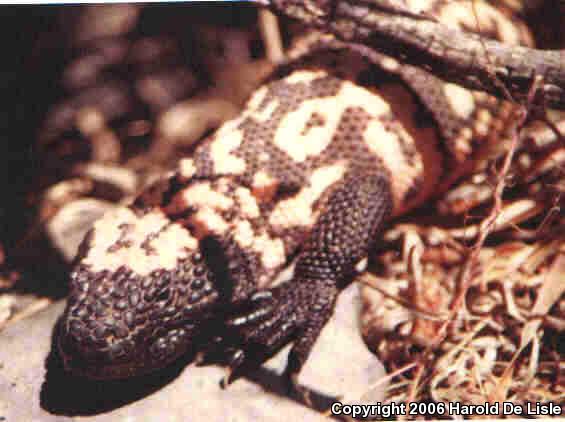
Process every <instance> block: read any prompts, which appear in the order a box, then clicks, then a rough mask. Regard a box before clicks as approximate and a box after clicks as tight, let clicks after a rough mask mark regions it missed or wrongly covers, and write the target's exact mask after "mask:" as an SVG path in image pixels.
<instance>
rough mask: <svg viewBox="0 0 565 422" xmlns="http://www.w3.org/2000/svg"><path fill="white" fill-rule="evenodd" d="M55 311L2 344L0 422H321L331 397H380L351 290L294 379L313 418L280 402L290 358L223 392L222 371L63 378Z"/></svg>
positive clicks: (293, 403)
mask: <svg viewBox="0 0 565 422" xmlns="http://www.w3.org/2000/svg"><path fill="white" fill-rule="evenodd" d="M63 307H64V303H62V302H60V303H58V304H56V305H53V306H51V307H50V308H48V309H47V310H46V311H44V312H41V313H39V314H36V315H35V316H34V317H31V318H28V319H26V320H23V321H21V322H18V323H14V324H12V325H10V326H8V328H7V329H6V330H5V331H4V332H2V333H1V334H0V420H2V421H6V422H16V421H17V422H20V421H21V422H25V421H32V420H33V421H65V420H74V419H75V417H76V416H83V419H84V420H89V421H90V420H93V421H99V420H103V421H114V420H119V421H125V420H127V421H138V420H160V419H162V418H163V416H165V415H166V420H168V421H187V420H189V421H191V420H207V421H225V420H226V419H229V420H230V421H248V420H261V421H280V420H304V421H314V420H326V419H325V418H324V417H323V416H322V415H321V414H320V413H319V412H323V411H325V410H326V409H328V408H329V406H330V405H331V403H332V402H333V401H335V400H336V399H335V397H338V396H345V397H346V398H349V399H350V402H357V403H358V402H361V401H363V402H373V403H374V402H377V401H380V398H381V390H375V391H368V390H369V389H370V386H371V385H372V384H374V382H375V381H376V380H378V379H379V378H380V377H382V376H383V375H384V372H383V369H382V366H381V364H380V363H379V362H378V360H377V359H376V357H375V356H374V355H373V354H372V353H370V352H369V351H368V350H367V348H366V346H365V344H364V343H363V341H362V339H361V337H360V334H359V328H358V318H357V317H358V311H359V309H358V308H359V293H358V288H357V286H356V285H353V286H350V287H349V288H348V289H346V290H345V291H344V292H343V293H342V294H341V295H340V298H339V301H338V305H337V308H336V313H335V315H334V317H333V318H332V319H331V321H330V322H329V323H328V325H327V326H326V327H325V328H324V331H323V332H322V336H321V338H320V339H319V341H318V342H317V344H316V346H315V348H314V350H313V352H312V355H311V357H310V359H309V360H308V362H307V364H306V366H305V367H304V370H303V372H302V373H301V377H300V381H301V383H302V384H303V385H306V386H309V387H311V388H312V389H313V391H314V393H313V400H314V404H315V407H316V408H317V411H314V410H312V409H309V408H307V407H306V406H304V405H302V404H301V403H300V402H299V401H298V400H297V399H296V398H289V397H287V396H286V395H285V394H284V388H283V384H282V381H281V377H280V376H279V374H280V373H281V371H282V369H283V368H284V365H285V363H286V355H287V353H288V348H286V349H285V350H283V351H281V352H280V353H279V354H277V355H276V356H275V357H273V358H272V359H271V360H270V361H269V362H267V364H266V365H265V366H264V367H262V368H260V369H258V370H257V371H255V372H253V373H251V374H249V376H247V377H245V378H240V379H238V380H237V381H235V382H234V383H233V384H232V385H231V386H229V387H228V388H227V389H222V388H220V385H219V381H220V379H221V378H222V377H223V376H224V370H223V369H222V368H221V367H217V366H205V367H196V366H194V365H187V363H186V362H182V361H181V362H177V363H176V364H175V365H173V366H171V367H169V368H167V369H166V370H164V371H159V372H158V373H154V374H151V375H149V376H144V377H140V378H136V379H129V380H121V381H103V382H102V381H97V382H94V381H88V380H84V379H80V378H76V377H72V376H70V375H68V374H66V373H65V372H64V371H62V369H61V363H60V361H59V359H58V358H57V356H56V353H54V352H53V348H52V347H51V346H52V337H53V331H54V330H53V327H54V325H55V322H56V320H57V318H58V316H59V315H60V314H61V313H62V311H63ZM50 349H51V352H50ZM361 398H362V399H363V400H361ZM81 420H82V419H81Z"/></svg>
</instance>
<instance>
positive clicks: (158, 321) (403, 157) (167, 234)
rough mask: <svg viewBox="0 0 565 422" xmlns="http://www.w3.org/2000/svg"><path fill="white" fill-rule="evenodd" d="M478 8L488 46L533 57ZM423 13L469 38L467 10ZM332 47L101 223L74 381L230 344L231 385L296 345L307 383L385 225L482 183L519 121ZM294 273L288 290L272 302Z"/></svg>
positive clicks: (271, 86)
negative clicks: (493, 41) (206, 343)
mask: <svg viewBox="0 0 565 422" xmlns="http://www.w3.org/2000/svg"><path fill="white" fill-rule="evenodd" d="M412 3H418V4H422V2H416V1H415V0H413V1H412V0H411V1H408V4H409V5H410V6H411V7H414V5H413V4H412ZM455 4H459V7H460V9H456V11H455V12H454V11H453V10H451V11H450V12H449V14H446V13H445V10H446V8H453V7H455ZM478 4H479V5H480V6H479V11H480V13H481V14H484V16H486V19H482V20H481V23H483V24H484V27H483V28H482V30H483V31H484V32H485V33H486V34H488V35H493V36H497V37H498V38H499V39H502V40H505V41H508V42H513V43H518V42H522V43H527V42H529V41H528V38H527V36H525V35H524V33H523V32H522V31H521V30H519V29H516V26H515V25H513V24H511V22H510V20H509V19H508V18H506V17H505V16H504V15H503V14H501V13H500V12H497V11H496V10H495V9H493V8H491V7H490V6H488V5H487V4H486V3H482V2H479V3H478ZM426 5H427V6H428V9H427V10H428V12H429V13H432V14H433V15H434V16H435V17H437V18H438V19H440V20H446V16H458V19H460V22H459V24H461V26H463V27H464V26H465V25H469V26H470V22H473V21H472V20H469V15H468V13H470V12H469V10H470V9H469V8H468V7H465V6H462V5H461V4H460V3H451V2H444V1H431V0H430V1H429V2H426ZM481 16H483V15H481ZM450 23H451V24H453V23H454V22H450ZM321 38H322V39H321V41H319V42H318V41H316V42H314V43H310V44H309V45H308V48H304V49H303V51H301V49H300V48H298V47H297V49H296V51H297V52H296V53H295V54H294V56H293V59H292V60H290V62H289V63H287V64H285V65H283V66H281V68H280V69H278V70H277V72H276V73H275V74H274V75H272V77H271V78H270V79H269V80H268V81H267V82H266V83H265V84H264V85H263V86H261V87H260V88H259V89H258V90H256V91H255V93H254V94H253V95H252V96H251V98H250V99H249V101H248V102H247V104H246V106H245V108H244V109H243V111H242V112H241V114H240V115H239V116H238V117H236V118H235V119H233V120H230V121H228V122H226V123H225V124H224V125H222V126H221V127H220V128H219V129H218V130H217V131H216V132H215V133H214V134H213V135H212V136H210V137H209V138H208V139H207V140H205V141H204V142H203V143H202V144H201V145H200V146H199V147H198V148H197V149H196V151H195V153H194V154H193V155H192V156H190V157H185V158H182V159H181V160H180V161H179V162H178V165H177V168H176V169H175V171H174V172H173V174H172V175H171V176H170V177H168V178H166V179H164V180H163V181H161V182H159V183H158V184H156V185H154V186H152V187H151V188H149V189H148V190H147V191H145V192H144V193H143V194H142V195H140V196H139V197H138V198H137V199H136V201H135V202H134V203H133V204H132V205H131V206H130V207H128V208H120V209H118V210H116V211H115V212H112V213H109V214H107V215H106V216H104V217H103V218H101V219H100V220H98V221H97V222H96V223H95V225H94V227H93V229H92V230H91V231H90V232H89V234H88V235H87V237H86V238H85V240H84V241H83V243H82V245H81V247H80V249H79V253H78V255H77V259H76V265H75V268H74V270H73V272H72V274H71V276H70V287H71V291H70V296H69V301H68V305H67V308H66V310H65V314H64V316H63V320H62V323H61V335H60V339H59V348H60V351H61V352H62V356H63V358H64V360H65V364H66V366H67V367H68V368H69V369H71V370H73V371H75V372H77V373H79V374H82V375H86V376H88V377H92V378H122V377H127V376H132V375H137V374H140V373H144V372H148V371H152V370H155V369H158V368H161V367H163V366H165V365H167V364H168V363H170V362H171V361H173V360H175V359H176V358H178V357H179V356H180V355H182V354H184V353H186V352H187V351H188V350H192V349H195V348H199V347H200V346H201V344H200V343H199V342H200V341H201V340H200V339H201V338H203V337H205V338H210V337H212V336H215V335H218V336H220V337H222V341H224V342H225V343H226V344H228V345H229V347H227V350H229V352H230V355H231V358H230V366H231V367H232V369H233V370H234V371H237V370H239V369H240V368H243V367H245V366H246V365H248V364H253V363H255V364H260V363H261V362H263V361H264V360H265V359H266V358H267V357H268V356H270V355H272V354H274V353H275V352H276V351H278V350H279V349H280V348H281V347H282V346H283V345H284V344H287V343H289V342H293V344H294V346H293V349H292V352H291V354H290V356H289V365H288V368H287V369H288V373H289V374H290V375H296V374H297V373H298V372H299V370H300V368H301V366H302V365H303V363H304V362H305V360H306V359H307V357H308V353H309V351H310V349H311V347H312V346H313V344H314V343H315V341H316V338H317V336H318V334H319V333H320V331H321V329H322V328H323V326H324V324H325V323H326V322H327V320H328V319H329V317H330V316H331V314H332V310H333V305H334V303H335V300H336V297H337V295H338V294H339V291H340V289H341V288H343V287H344V286H345V285H347V283H349V282H350V281H351V280H352V278H353V277H354V276H355V274H357V273H358V272H359V271H360V270H361V268H360V266H359V263H360V262H362V261H363V260H364V259H365V258H366V255H367V252H368V250H369V248H370V246H371V244H372V242H374V241H375V240H376V238H377V234H378V232H379V230H380V229H381V228H382V226H383V224H384V223H385V222H386V221H387V220H389V219H390V218H392V217H395V216H398V215H401V214H403V213H405V212H407V211H408V210H410V209H413V208H414V207H417V206H418V205H420V204H422V203H423V202H424V201H425V200H426V199H429V198H430V197H432V196H434V195H437V194H439V193H441V192H442V191H443V190H444V189H445V188H446V187H448V186H449V185H450V184H452V183H453V182H454V181H455V180H457V179H458V178H459V177H461V175H463V174H465V172H468V171H470V170H471V169H472V164H473V161H474V160H475V159H476V158H477V157H478V156H480V154H481V153H483V150H484V148H483V147H485V145H488V144H489V143H490V142H497V141H499V140H500V139H501V138H503V137H504V136H505V129H506V128H507V127H509V126H510V121H511V120H512V107H511V106H510V105H509V104H506V103H503V102H501V101H499V100H496V99H494V98H492V97H489V96H487V95H486V94H481V93H474V92H470V91H467V90H465V89H463V88H461V87H458V86H456V85H452V84H446V83H443V82H441V81H440V80H438V79H436V78H434V77H433V76H431V75H429V74H427V73H426V72H424V71H421V70H418V69H415V68H411V67H408V66H404V65H402V64H400V63H398V62H396V61H395V60H393V59H390V58H387V57H385V56H381V55H376V56H374V57H367V56H366V55H364V54H362V53H360V52H359V51H358V50H355V49H351V48H348V46H346V45H343V44H340V43H339V42H337V41H335V40H333V39H324V37H321ZM292 262H295V263H296V266H295V270H294V275H293V278H292V279H291V280H290V281H288V282H285V283H283V284H280V285H277V286H275V287H269V284H270V283H271V282H272V280H273V279H274V278H275V277H276V276H277V275H278V274H279V273H280V272H281V271H283V270H284V269H285V268H287V267H288V266H289V265H290V264H291V263H292ZM218 327H221V329H220V330H219V331H218Z"/></svg>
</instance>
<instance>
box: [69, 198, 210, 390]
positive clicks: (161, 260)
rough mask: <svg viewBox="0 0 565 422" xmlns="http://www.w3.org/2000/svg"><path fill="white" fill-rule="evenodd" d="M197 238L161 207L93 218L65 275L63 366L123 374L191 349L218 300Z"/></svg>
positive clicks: (105, 375)
mask: <svg viewBox="0 0 565 422" xmlns="http://www.w3.org/2000/svg"><path fill="white" fill-rule="evenodd" d="M201 243H202V242H199V241H198V240H197V239H195V238H193V237H192V236H191V234H190V232H189V231H188V230H186V229H185V228H184V227H183V226H181V225H180V224H177V223H173V222H171V221H170V220H169V219H168V218H167V217H166V216H165V215H164V214H163V213H162V212H160V211H158V210H153V211H149V212H146V213H142V214H140V213H136V212H134V211H132V210H131V209H127V208H123V209H119V210H117V211H116V212H114V213H111V214H109V215H106V216H104V217H103V218H102V219H100V220H98V221H97V222H96V223H95V225H94V228H93V229H92V230H91V231H90V232H89V234H88V235H87V236H86V238H85V240H84V241H83V243H82V245H81V247H80V249H79V254H78V256H77V260H76V262H77V263H76V265H75V267H74V270H73V271H72V272H71V275H70V292H69V298H68V302H67V307H66V309H65V312H64V314H63V317H62V319H61V321H60V330H59V336H58V346H59V352H60V355H61V357H62V358H63V361H64V364H65V368H66V369H67V370H69V371H71V372H72V373H75V374H77V375H81V376H86V377H89V378H94V379H111V378H114V379H115V378H126V377H130V376H134V375H140V374H143V373H147V372H150V371H153V370H156V369H159V368H162V367H164V366H166V365H168V364H169V363H171V362H172V361H174V360H175V359H177V358H178V357H179V356H181V355H183V354H184V353H186V352H188V351H190V350H193V349H194V346H195V343H196V340H195V339H196V337H197V336H200V335H201V334H202V331H203V330H202V329H203V327H204V326H205V322H207V321H210V320H211V318H212V317H213V315H214V314H215V312H216V310H217V309H218V306H217V305H218V304H219V302H220V300H219V299H220V293H219V292H218V290H217V289H216V288H215V281H214V280H215V277H216V276H215V274H214V272H213V271H212V269H211V267H213V266H214V265H215V264H214V263H211V262H210V261H209V259H207V258H206V256H205V254H204V253H203V252H202V251H201Z"/></svg>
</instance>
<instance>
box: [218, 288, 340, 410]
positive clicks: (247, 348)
mask: <svg viewBox="0 0 565 422" xmlns="http://www.w3.org/2000/svg"><path fill="white" fill-rule="evenodd" d="M337 294H338V290H337V288H336V287H335V285H334V284H332V283H331V282H323V281H320V280H293V281H290V282H288V283H286V284H283V285H281V286H277V287H275V288H273V289H269V290H260V291H258V292H256V293H255V294H253V295H252V296H251V297H250V298H249V299H248V300H247V301H245V302H244V303H242V304H240V306H238V308H237V309H236V310H235V311H234V312H233V314H232V315H230V317H229V318H228V319H227V321H226V322H225V324H226V333H227V334H226V335H227V336H229V339H230V340H229V344H230V345H231V347H229V348H228V352H229V353H230V358H229V359H228V366H229V370H228V374H227V376H226V378H225V379H224V385H228V384H230V383H231V382H233V381H234V380H235V379H236V378H238V377H239V376H241V375H242V374H243V373H244V372H245V371H247V370H249V369H252V368H253V367H258V366H260V365H261V364H262V363H263V362H265V361H266V360H267V359H268V358H270V357H271V356H273V355H274V354H276V353H277V352H278V351H279V350H281V349H282V348H283V347H284V346H285V345H287V344H289V343H293V346H292V349H291V351H290V354H289V357H288V364H287V367H286V370H285V373H284V375H285V382H286V386H287V388H288V390H289V391H295V392H297V393H298V395H299V396H300V397H301V398H302V399H303V400H304V402H305V403H306V404H310V403H311V401H310V399H309V394H308V392H307V390H305V389H304V388H302V387H300V386H298V384H297V377H298V374H299V372H300V369H301V368H302V366H303V365H304V362H305V361H306V359H307V358H308V355H309V354H310V351H311V349H312V346H313V345H314V343H315V342H316V339H317V338H318V336H319V334H320V332H321V330H322V328H323V327H324V325H325V324H326V322H327V321H328V319H329V318H330V316H331V315H332V312H333V308H334V304H335V300H336V298H337Z"/></svg>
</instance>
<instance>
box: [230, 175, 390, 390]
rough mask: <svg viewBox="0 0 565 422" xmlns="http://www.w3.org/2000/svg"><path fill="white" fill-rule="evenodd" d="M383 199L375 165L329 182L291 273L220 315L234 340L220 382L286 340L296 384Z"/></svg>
mask: <svg viewBox="0 0 565 422" xmlns="http://www.w3.org/2000/svg"><path fill="white" fill-rule="evenodd" d="M391 206H392V197H391V193H390V188H389V184H388V181H387V178H386V177H385V175H384V174H383V173H376V172H374V171H373V172H372V173H369V174H366V173H362V172H355V173H351V174H350V175H348V176H346V178H345V179H344V180H343V181H342V182H341V183H340V184H339V185H338V186H336V188H335V189H334V191H333V192H332V194H331V195H330V196H329V199H328V201H327V203H326V205H325V207H324V209H323V210H322V213H321V215H320V216H319V218H318V220H317V222H316V224H315V225H314V227H313V229H312V231H311V233H310V235H309V237H308V239H307V241H306V242H305V244H304V246H303V247H302V249H301V252H300V254H299V256H298V259H297V263H296V267H295V274H294V277H293V278H292V279H291V280H290V281H288V282H286V283H284V284H282V285H280V286H277V287H274V288H272V289H268V290H260V291H257V292H256V293H255V294H254V295H252V296H251V297H250V299H249V300H248V301H246V302H245V303H244V304H243V305H241V306H240V307H238V310H236V311H235V312H234V314H233V315H231V316H230V318H228V320H227V322H226V325H227V327H226V336H227V337H229V338H230V340H229V341H228V344H233V345H234V346H233V348H232V349H231V350H232V357H231V360H230V363H229V365H230V374H229V376H228V378H227V383H229V382H231V380H233V379H234V378H235V377H236V376H237V375H238V374H241V372H243V370H244V369H245V368H248V367H250V366H257V365H260V364H262V363H263V362H264V361H265V360H266V359H268V358H269V357H270V356H272V355H274V354H275V353H276V352H277V351H279V350H280V349H281V348H282V347H283V346H284V345H286V344H288V343H290V342H293V343H294V344H293V347H292V350H291V352H290V355H289V360H288V364H287V369H286V375H287V376H288V377H289V380H290V381H292V384H294V385H296V384H295V381H296V377H297V376H298V373H299V372H300V369H301V368H302V366H303V365H304V363H305V361H306V360H307V358H308V355H309V354H310V351H311V349H312V347H313V345H314V343H315V342H316V340H317V338H318V336H319V334H320V332H321V331H322V328H323V327H324V325H325V324H326V322H327V321H328V320H329V318H330V317H331V315H332V314H333V309H334V305H335V302H336V298H337V295H338V293H339V291H340V290H341V289H342V288H343V287H345V286H346V285H347V284H348V283H349V282H350V281H351V279H352V277H353V276H354V275H355V273H356V270H355V266H356V264H357V263H358V262H359V261H360V260H361V259H363V258H364V257H365V256H366V255H367V251H368V249H369V247H370V245H371V242H372V241H373V240H374V238H375V235H376V234H377V232H378V230H379V229H380V228H381V226H382V224H383V221H384V220H385V219H386V217H387V216H388V215H389V213H390V210H391ZM292 384H291V385H292Z"/></svg>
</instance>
